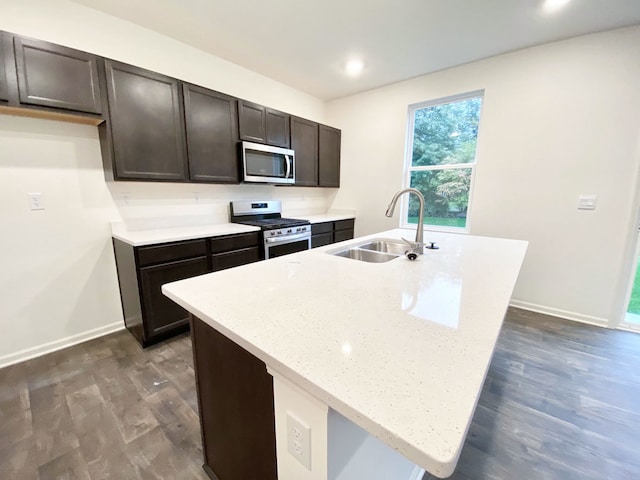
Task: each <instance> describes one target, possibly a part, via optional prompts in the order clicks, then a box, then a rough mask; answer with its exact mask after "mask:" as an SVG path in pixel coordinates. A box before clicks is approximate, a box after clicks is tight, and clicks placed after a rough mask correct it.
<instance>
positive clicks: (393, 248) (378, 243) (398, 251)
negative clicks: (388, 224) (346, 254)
mask: <svg viewBox="0 0 640 480" xmlns="http://www.w3.org/2000/svg"><path fill="white" fill-rule="evenodd" d="M358 248H362V249H364V250H374V251H376V252H384V253H390V254H393V255H404V252H406V251H407V250H408V249H409V245H407V244H406V243H404V242H402V241H400V242H398V241H395V240H387V239H374V240H371V241H369V242H367V243H364V244H362V245H358Z"/></svg>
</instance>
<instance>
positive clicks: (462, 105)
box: [403, 92, 483, 232]
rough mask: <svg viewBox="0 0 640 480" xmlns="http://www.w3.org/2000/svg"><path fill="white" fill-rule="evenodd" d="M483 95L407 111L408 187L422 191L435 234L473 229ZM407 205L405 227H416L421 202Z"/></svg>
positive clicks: (410, 200) (428, 221)
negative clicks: (471, 213) (471, 219)
mask: <svg viewBox="0 0 640 480" xmlns="http://www.w3.org/2000/svg"><path fill="white" fill-rule="evenodd" d="M482 95H483V92H472V93H468V94H464V95H458V96H455V97H448V98H443V99H440V100H435V101H432V102H426V103H420V104H416V105H411V106H410V107H409V139H408V148H407V154H406V157H407V158H406V159H405V161H406V163H405V166H406V168H405V173H406V174H405V179H404V187H413V188H416V189H418V190H420V191H421V192H422V194H423V195H424V199H425V212H424V224H425V226H427V225H428V226H430V227H435V228H433V229H435V230H450V231H451V230H453V231H465V232H467V231H469V218H468V216H467V214H468V211H469V202H470V196H471V190H472V188H471V187H472V183H473V176H474V175H473V174H474V170H475V165H476V143H477V139H478V125H479V123H480V110H481V108H482ZM406 198H407V197H405V201H404V203H403V207H404V219H405V222H404V223H403V226H410V225H415V224H417V223H418V212H419V203H418V199H417V198H416V197H415V195H410V196H409V197H408V201H407V200H406Z"/></svg>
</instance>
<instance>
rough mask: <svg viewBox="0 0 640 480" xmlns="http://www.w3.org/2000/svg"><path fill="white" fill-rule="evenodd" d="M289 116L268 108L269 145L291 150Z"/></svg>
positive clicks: (267, 131)
mask: <svg viewBox="0 0 640 480" xmlns="http://www.w3.org/2000/svg"><path fill="white" fill-rule="evenodd" d="M289 118H290V116H289V114H287V113H283V112H279V111H278V110H273V109H271V108H267V111H266V121H267V125H266V133H267V143H268V144H269V145H274V146H276V147H284V148H289V145H291V138H290V137H291V136H290V134H289Z"/></svg>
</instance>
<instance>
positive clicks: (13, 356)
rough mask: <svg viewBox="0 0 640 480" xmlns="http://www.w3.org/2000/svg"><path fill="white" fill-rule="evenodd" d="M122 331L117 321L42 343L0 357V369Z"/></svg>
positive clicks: (121, 326)
mask: <svg viewBox="0 0 640 480" xmlns="http://www.w3.org/2000/svg"><path fill="white" fill-rule="evenodd" d="M123 329H124V322H123V321H119V322H115V323H111V324H109V325H105V326H103V327H98V328H94V329H93V330H88V331H86V332H82V333H78V334H76V335H71V336H70V337H65V338H61V339H60V340H54V341H53V342H48V343H44V344H42V345H37V346H35V347H31V348H26V349H24V350H20V351H19V352H14V353H10V354H8V355H3V356H1V357H0V368H3V367H8V366H9V365H13V364H14V363H20V362H24V361H25V360H29V359H31V358H35V357H39V356H41V355H45V354H47V353H51V352H55V351H57V350H62V349H63V348H67V347H71V346H73V345H77V344H78V343H82V342H86V341H87V340H92V339H94V338H98V337H102V336H103V335H108V334H109V333H114V332H117V331H119V330H123Z"/></svg>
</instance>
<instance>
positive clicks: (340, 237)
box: [333, 230, 353, 243]
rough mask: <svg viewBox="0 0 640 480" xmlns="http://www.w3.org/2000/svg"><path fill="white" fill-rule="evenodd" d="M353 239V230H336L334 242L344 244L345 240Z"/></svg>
mask: <svg viewBox="0 0 640 480" xmlns="http://www.w3.org/2000/svg"><path fill="white" fill-rule="evenodd" d="M352 238H353V230H336V232H335V233H334V234H333V240H334V242H336V243H338V242H344V241H345V240H351V239H352Z"/></svg>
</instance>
